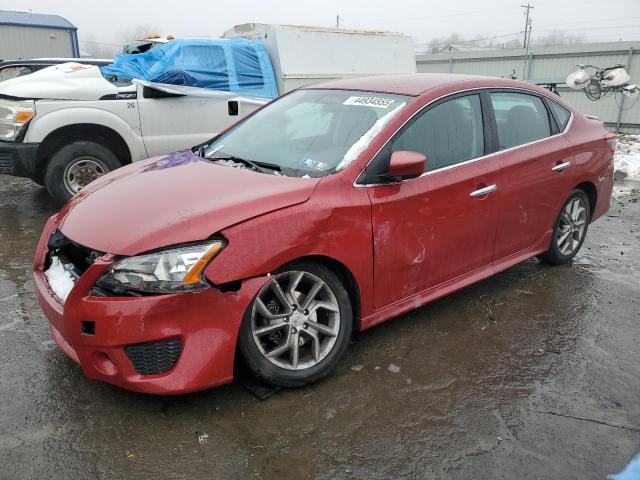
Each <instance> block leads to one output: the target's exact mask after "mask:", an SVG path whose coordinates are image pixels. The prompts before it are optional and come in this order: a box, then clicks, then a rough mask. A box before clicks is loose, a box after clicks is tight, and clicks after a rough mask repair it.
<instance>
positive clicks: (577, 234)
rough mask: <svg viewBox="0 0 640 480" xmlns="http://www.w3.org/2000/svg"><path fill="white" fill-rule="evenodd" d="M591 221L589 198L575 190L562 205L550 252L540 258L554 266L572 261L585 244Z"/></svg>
mask: <svg viewBox="0 0 640 480" xmlns="http://www.w3.org/2000/svg"><path fill="white" fill-rule="evenodd" d="M590 220H591V206H590V205H589V197H587V194H586V193H585V192H584V191H583V190H580V189H576V190H573V191H572V192H571V194H569V197H568V198H567V200H566V201H565V202H564V205H562V208H561V209H560V213H559V214H558V218H557V219H556V223H555V224H554V226H553V233H552V235H551V244H550V245H549V250H547V251H546V252H544V253H543V254H542V255H539V256H538V258H539V259H540V260H542V261H543V262H546V263H550V264H552V265H562V264H565V263H567V262H568V261H570V260H571V259H572V258H573V257H575V256H576V254H577V253H578V251H579V250H580V247H582V244H583V243H584V239H585V238H586V236H587V230H588V228H589V221H590Z"/></svg>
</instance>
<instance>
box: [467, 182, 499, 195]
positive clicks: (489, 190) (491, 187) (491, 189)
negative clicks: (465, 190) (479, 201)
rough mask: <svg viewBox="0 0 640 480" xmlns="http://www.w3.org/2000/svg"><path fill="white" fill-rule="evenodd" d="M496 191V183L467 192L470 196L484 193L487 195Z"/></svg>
mask: <svg viewBox="0 0 640 480" xmlns="http://www.w3.org/2000/svg"><path fill="white" fill-rule="evenodd" d="M495 191H496V184H495V183H494V184H493V185H489V186H488V187H483V188H480V189H478V190H474V191H473V192H471V193H470V194H469V196H470V197H484V196H485V195H489V194H490V193H492V192H495Z"/></svg>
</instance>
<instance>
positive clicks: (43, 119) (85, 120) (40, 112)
mask: <svg viewBox="0 0 640 480" xmlns="http://www.w3.org/2000/svg"><path fill="white" fill-rule="evenodd" d="M83 103H86V104H87V105H86V106H78V107H70V108H60V109H57V110H49V109H48V108H47V107H50V105H46V106H44V108H40V106H41V104H39V103H36V116H35V117H33V119H32V120H31V122H30V123H29V127H28V130H27V133H26V135H25V138H24V142H25V143H42V142H43V141H44V139H45V138H47V136H48V135H49V134H51V133H52V132H54V131H55V130H58V129H59V128H62V127H67V126H71V125H77V124H95V125H100V126H104V127H107V128H110V129H111V130H113V131H115V132H116V133H117V134H118V135H120V136H121V137H122V139H123V140H124V141H125V143H126V144H127V146H128V147H129V151H130V152H131V159H132V160H133V161H136V160H140V159H143V158H146V157H147V152H146V150H145V148H144V143H143V141H142V136H141V135H140V134H139V132H137V131H136V130H135V129H134V128H133V127H132V126H131V125H130V124H129V123H127V122H126V121H125V120H123V119H122V118H121V117H119V116H118V115H116V114H114V113H112V112H108V111H106V110H103V109H100V108H97V102H83ZM89 105H92V106H89Z"/></svg>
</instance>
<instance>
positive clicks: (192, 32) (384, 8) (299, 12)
mask: <svg viewBox="0 0 640 480" xmlns="http://www.w3.org/2000/svg"><path fill="white" fill-rule="evenodd" d="M525 1H526V0H525ZM531 2H532V3H533V4H534V5H535V8H534V9H533V10H532V18H533V34H532V44H535V40H536V37H541V36H544V35H547V34H549V33H550V32H552V31H554V30H564V31H566V32H567V33H569V34H578V35H585V36H586V37H587V38H588V39H589V40H591V41H616V40H619V39H622V40H638V39H640V0H608V1H607V0H604V1H603V0H540V1H536V0H531ZM521 3H523V1H521V0H517V1H513V0H511V1H509V0H484V1H479V0H454V1H448V2H443V1H442V0H437V1H432V0H422V1H420V0H367V1H362V0H352V1H349V0H340V1H339V0H316V1H312V2H304V1H302V0H253V1H249V0H209V1H206V0H179V1H172V2H167V1H161V0H155V1H153V0H126V1H125V0H106V1H105V0H102V1H95V0H0V10H20V11H26V10H29V9H31V11H32V12H33V13H52V14H58V15H61V16H63V17H65V18H66V19H67V20H69V21H70V22H72V23H73V24H74V25H76V26H77V27H78V32H79V37H80V39H81V40H85V41H87V40H90V41H95V42H102V43H114V44H115V43H122V42H123V40H124V38H123V37H124V36H125V35H126V34H127V33H130V32H132V31H133V30H134V29H135V28H137V27H140V26H147V25H148V26H152V27H154V28H157V29H158V30H159V32H157V33H161V34H174V35H176V36H190V37H199V36H212V37H217V36H219V35H220V34H221V33H222V32H223V31H224V30H226V29H228V28H230V27H231V26H233V25H235V24H239V23H246V22H263V23H288V24H305V25H318V26H335V23H336V15H338V14H339V15H340V18H341V26H342V27H344V28H367V29H382V30H392V31H398V32H403V33H406V34H409V35H411V36H412V37H413V38H414V42H416V43H428V42H429V41H430V40H431V39H432V38H433V37H442V36H446V35H448V34H450V33H452V32H458V33H460V34H462V35H464V36H465V38H474V37H478V38H495V40H501V39H504V40H505V41H506V40H509V39H511V38H514V37H516V36H517V34H518V32H521V31H522V30H523V27H524V15H523V9H522V8H521V7H520V4H521ZM514 34H516V35H514ZM519 38H522V36H521V35H520V37H519ZM114 48H116V47H115V46H114Z"/></svg>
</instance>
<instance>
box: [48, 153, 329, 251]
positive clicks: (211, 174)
mask: <svg viewBox="0 0 640 480" xmlns="http://www.w3.org/2000/svg"><path fill="white" fill-rule="evenodd" d="M319 181H320V180H319V179H317V178H315V179H314V178H291V177H284V176H278V175H268V174H262V173H258V172H254V171H251V170H246V169H239V168H234V167H228V166H222V165H216V164H214V163H211V162H209V161H207V160H204V159H202V158H200V157H198V156H197V155H195V154H194V153H192V152H191V151H184V152H178V153H175V154H172V155H169V156H166V157H161V158H155V159H149V160H145V161H142V162H137V163H134V164H132V165H129V166H126V167H124V168H121V169H118V170H115V171H114V172H111V173H109V174H107V175H105V176H104V177H101V178H99V179H98V180H96V181H94V182H92V183H91V184H90V185H88V186H87V187H86V188H85V189H84V190H82V191H81V192H80V193H79V194H78V195H76V196H75V197H73V198H72V199H71V200H70V201H69V202H68V203H67V205H65V207H64V208H63V209H62V210H61V211H60V213H59V220H60V222H61V223H60V226H59V228H60V230H61V231H62V233H63V234H64V235H65V236H67V237H68V238H70V239H71V240H73V241H74V242H76V243H79V244H80V245H84V246H86V247H89V248H92V249H95V250H99V251H102V252H107V253H112V254H117V255H135V254H138V253H141V252H145V251H149V250H153V249H156V248H160V247H164V246H169V245H176V244H180V243H186V242H193V241H199V240H205V239H207V238H208V237H210V236H211V235H213V234H214V233H217V232H219V231H220V230H222V229H224V228H226V227H229V226H231V225H234V224H236V223H239V222H242V221H244V220H247V219H249V218H252V217H256V216H259V215H262V214H265V213H268V212H271V211H273V210H277V209H280V208H284V207H288V206H291V205H295V204H298V203H302V202H305V201H306V200H308V199H309V197H310V195H311V193H312V192H313V190H314V188H315V186H316V185H317V183H318V182H319Z"/></svg>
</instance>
